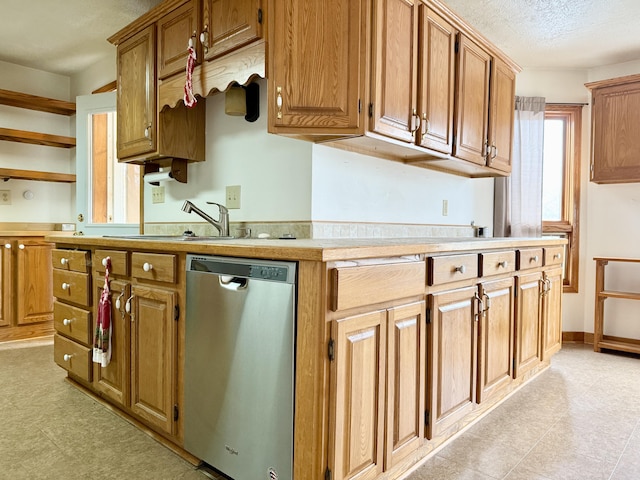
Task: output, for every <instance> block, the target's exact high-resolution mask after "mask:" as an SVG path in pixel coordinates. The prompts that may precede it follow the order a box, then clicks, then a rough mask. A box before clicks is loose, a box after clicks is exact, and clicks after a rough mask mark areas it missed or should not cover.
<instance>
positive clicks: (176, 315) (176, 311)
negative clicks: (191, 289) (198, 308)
mask: <svg viewBox="0 0 640 480" xmlns="http://www.w3.org/2000/svg"><path fill="white" fill-rule="evenodd" d="M179 318H180V305H176V306H175V307H173V319H174V320H175V321H176V322H177V321H178V319H179Z"/></svg>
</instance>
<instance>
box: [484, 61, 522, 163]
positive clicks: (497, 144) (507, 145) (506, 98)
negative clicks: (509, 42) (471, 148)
mask: <svg viewBox="0 0 640 480" xmlns="http://www.w3.org/2000/svg"><path fill="white" fill-rule="evenodd" d="M515 98H516V74H515V72H514V71H513V69H512V68H511V67H510V66H508V65H507V64H506V63H505V62H504V61H503V60H501V59H500V58H498V57H493V58H492V61H491V93H490V96H489V101H490V103H491V113H490V116H489V120H490V122H489V151H488V152H487V157H488V158H487V166H489V167H492V168H496V169H498V170H500V171H502V172H506V173H510V172H511V151H512V144H513V118H514V111H515Z"/></svg>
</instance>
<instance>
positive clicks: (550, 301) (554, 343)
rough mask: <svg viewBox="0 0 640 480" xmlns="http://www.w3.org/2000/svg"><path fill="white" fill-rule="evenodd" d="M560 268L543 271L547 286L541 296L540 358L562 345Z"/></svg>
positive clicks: (551, 353) (548, 356)
mask: <svg viewBox="0 0 640 480" xmlns="http://www.w3.org/2000/svg"><path fill="white" fill-rule="evenodd" d="M562 273H563V272H562V268H556V269H553V270H549V271H547V272H545V273H544V279H545V282H546V284H547V288H546V291H545V294H544V296H543V297H542V298H543V300H542V304H543V308H542V360H548V359H550V358H551V356H552V355H553V354H554V353H556V352H557V351H558V350H560V348H561V347H562Z"/></svg>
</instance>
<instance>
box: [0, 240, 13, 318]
mask: <svg viewBox="0 0 640 480" xmlns="http://www.w3.org/2000/svg"><path fill="white" fill-rule="evenodd" d="M0 242H2V243H1V244H0V327H6V326H9V325H11V318H12V317H13V289H14V286H13V264H14V261H13V254H12V250H11V249H12V247H13V245H12V244H11V241H10V240H9V239H6V240H5V239H0Z"/></svg>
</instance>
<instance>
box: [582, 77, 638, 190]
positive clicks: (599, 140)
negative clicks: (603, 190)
mask: <svg viewBox="0 0 640 480" xmlns="http://www.w3.org/2000/svg"><path fill="white" fill-rule="evenodd" d="M586 86H587V88H589V89H591V95H592V97H591V101H592V112H591V181H592V182H595V183H631V182H640V155H639V154H638V152H640V135H638V127H639V126H640V75H630V76H628V77H621V78H617V79H611V80H603V81H600V82H593V83H588V84H586Z"/></svg>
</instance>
